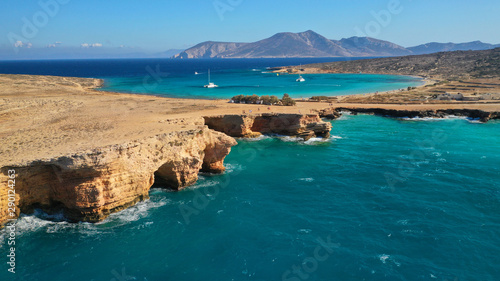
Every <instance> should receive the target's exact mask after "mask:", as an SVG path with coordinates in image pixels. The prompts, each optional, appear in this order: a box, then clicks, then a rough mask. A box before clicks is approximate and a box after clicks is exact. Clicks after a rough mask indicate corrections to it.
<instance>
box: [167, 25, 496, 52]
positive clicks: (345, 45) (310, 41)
mask: <svg viewBox="0 0 500 281" xmlns="http://www.w3.org/2000/svg"><path fill="white" fill-rule="evenodd" d="M495 47H500V44H499V45H493V44H488V43H483V42H481V41H474V42H469V43H461V44H456V43H428V44H423V45H419V46H415V47H410V48H405V47H402V46H399V45H397V44H394V43H391V42H387V41H383V40H378V39H375V38H370V37H351V38H344V39H341V40H330V39H327V38H326V37H324V36H322V35H320V34H318V33H316V32H314V31H311V30H308V31H306V32H300V33H291V32H283V33H277V34H275V35H273V36H271V37H269V38H267V39H264V40H260V41H257V42H253V43H233V42H214V41H207V42H203V43H200V44H198V45H196V46H194V47H191V48H189V49H187V50H185V51H183V52H180V53H178V54H176V55H175V56H173V58H181V59H193V58H283V57H393V56H407V55H421V54H431V53H437V52H446V51H467V50H489V49H493V48H495Z"/></svg>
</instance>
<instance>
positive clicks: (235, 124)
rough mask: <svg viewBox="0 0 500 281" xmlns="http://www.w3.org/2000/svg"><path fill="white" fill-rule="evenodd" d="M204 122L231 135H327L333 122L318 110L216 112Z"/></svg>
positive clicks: (308, 137) (307, 136) (306, 138)
mask: <svg viewBox="0 0 500 281" xmlns="http://www.w3.org/2000/svg"><path fill="white" fill-rule="evenodd" d="M204 118H205V124H206V125H207V126H208V127H209V128H210V129H213V130H216V131H219V132H223V133H225V134H227V135H229V136H232V137H247V138H248V137H250V138H252V137H258V136H259V135H261V134H267V135H269V134H271V135H272V134H275V135H285V136H296V137H301V138H303V139H304V140H308V139H310V138H312V137H325V138H327V137H329V136H330V131H331V129H332V124H330V123H329V122H324V121H322V120H321V118H320V117H319V115H317V114H306V115H302V114H280V113H263V114H261V115H219V116H208V117H204Z"/></svg>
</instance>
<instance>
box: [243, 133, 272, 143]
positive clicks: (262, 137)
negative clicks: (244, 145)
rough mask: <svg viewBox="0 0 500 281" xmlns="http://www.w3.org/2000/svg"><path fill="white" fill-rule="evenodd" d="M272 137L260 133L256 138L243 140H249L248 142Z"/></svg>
mask: <svg viewBox="0 0 500 281" xmlns="http://www.w3.org/2000/svg"><path fill="white" fill-rule="evenodd" d="M271 138H272V137H270V136H266V135H260V136H258V137H256V138H248V139H241V140H243V141H247V142H255V141H261V140H267V139H271Z"/></svg>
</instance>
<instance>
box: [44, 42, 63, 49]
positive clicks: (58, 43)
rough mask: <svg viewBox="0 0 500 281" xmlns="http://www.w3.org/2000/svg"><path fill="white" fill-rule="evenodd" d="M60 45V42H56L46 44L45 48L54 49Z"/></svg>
mask: <svg viewBox="0 0 500 281" xmlns="http://www.w3.org/2000/svg"><path fill="white" fill-rule="evenodd" d="M61 44H62V42H61V41H57V42H55V43H54V44H48V45H47V48H55V47H57V46H59V45H61Z"/></svg>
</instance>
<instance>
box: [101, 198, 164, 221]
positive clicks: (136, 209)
mask: <svg viewBox="0 0 500 281" xmlns="http://www.w3.org/2000/svg"><path fill="white" fill-rule="evenodd" d="M170 202H171V200H169V199H166V198H162V199H161V200H159V201H156V202H154V201H151V200H146V201H141V202H139V203H137V204H135V205H134V206H132V207H130V208H127V209H125V210H122V211H120V212H117V213H114V214H111V215H109V217H107V218H106V219H105V220H104V221H102V222H100V223H97V224H106V223H108V222H111V221H115V222H116V221H121V222H133V221H138V220H140V219H142V218H145V217H147V216H148V215H149V210H151V209H156V208H159V207H161V206H165V205H167V204H168V203H170Z"/></svg>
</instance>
